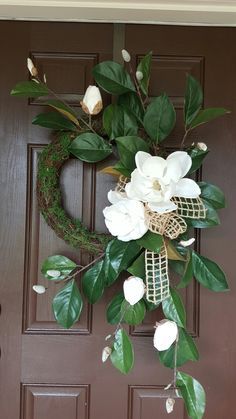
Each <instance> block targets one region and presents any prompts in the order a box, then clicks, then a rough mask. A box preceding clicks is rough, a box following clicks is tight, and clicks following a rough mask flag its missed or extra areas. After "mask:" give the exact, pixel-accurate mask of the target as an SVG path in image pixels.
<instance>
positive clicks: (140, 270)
mask: <svg viewBox="0 0 236 419" xmlns="http://www.w3.org/2000/svg"><path fill="white" fill-rule="evenodd" d="M127 271H128V272H129V273H130V274H132V275H133V276H138V277H139V278H142V279H145V277H146V274H145V255H144V253H142V254H141V255H140V256H139V257H138V258H137V259H135V261H134V262H133V263H132V265H131V266H129V267H128V269H127Z"/></svg>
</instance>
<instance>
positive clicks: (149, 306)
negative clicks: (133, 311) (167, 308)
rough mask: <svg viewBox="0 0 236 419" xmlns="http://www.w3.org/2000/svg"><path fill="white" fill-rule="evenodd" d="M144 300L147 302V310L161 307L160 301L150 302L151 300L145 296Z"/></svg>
mask: <svg viewBox="0 0 236 419" xmlns="http://www.w3.org/2000/svg"><path fill="white" fill-rule="evenodd" d="M144 302H145V305H146V309H147V311H153V310H156V309H157V307H159V305H160V303H158V304H154V303H150V301H148V300H147V299H146V298H145V297H144Z"/></svg>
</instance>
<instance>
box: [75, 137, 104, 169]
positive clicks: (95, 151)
mask: <svg viewBox="0 0 236 419" xmlns="http://www.w3.org/2000/svg"><path fill="white" fill-rule="evenodd" d="M69 151H70V152H71V154H73V155H74V156H75V157H77V158H78V159H80V160H82V161H85V162H87V163H96V162H98V161H101V160H104V159H105V158H106V157H108V156H109V155H110V154H111V153H112V147H111V145H110V144H109V143H108V142H107V141H105V140H104V139H103V138H102V137H100V136H99V135H97V134H94V133H92V132H85V133H84V134H80V135H79V136H78V137H76V138H75V139H74V140H73V141H72V143H71V145H70V148H69Z"/></svg>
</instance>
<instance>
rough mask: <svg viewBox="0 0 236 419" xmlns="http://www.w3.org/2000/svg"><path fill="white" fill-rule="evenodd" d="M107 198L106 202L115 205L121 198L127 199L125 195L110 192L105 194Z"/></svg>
mask: <svg viewBox="0 0 236 419" xmlns="http://www.w3.org/2000/svg"><path fill="white" fill-rule="evenodd" d="M107 198H108V201H109V202H110V203H111V204H116V203H117V202H119V201H120V200H121V199H123V198H127V196H126V193H125V192H124V193H121V192H117V191H112V190H110V191H109V192H108V194H107Z"/></svg>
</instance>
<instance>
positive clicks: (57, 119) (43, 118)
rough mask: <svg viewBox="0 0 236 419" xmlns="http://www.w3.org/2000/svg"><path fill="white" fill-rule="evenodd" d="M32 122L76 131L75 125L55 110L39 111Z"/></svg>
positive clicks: (47, 126) (42, 125) (57, 128)
mask: <svg viewBox="0 0 236 419" xmlns="http://www.w3.org/2000/svg"><path fill="white" fill-rule="evenodd" d="M32 124H33V125H40V126H41V127H45V128H50V129H55V130H62V131H76V126H75V125H74V124H73V123H72V122H71V121H69V120H68V119H66V118H64V116H62V115H60V114H59V113H57V112H49V113H40V114H39V115H37V116H36V117H35V118H34V119H33V120H32Z"/></svg>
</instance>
